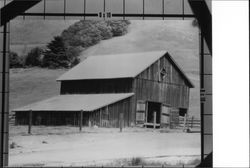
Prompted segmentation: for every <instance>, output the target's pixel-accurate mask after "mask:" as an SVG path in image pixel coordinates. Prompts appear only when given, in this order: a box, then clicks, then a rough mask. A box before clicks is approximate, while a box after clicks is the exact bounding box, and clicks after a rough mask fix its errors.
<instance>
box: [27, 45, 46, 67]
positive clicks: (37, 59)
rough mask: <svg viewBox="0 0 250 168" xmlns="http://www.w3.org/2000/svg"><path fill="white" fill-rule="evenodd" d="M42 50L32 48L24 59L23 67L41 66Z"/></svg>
mask: <svg viewBox="0 0 250 168" xmlns="http://www.w3.org/2000/svg"><path fill="white" fill-rule="evenodd" d="M43 53H44V50H43V49H41V48H39V47H36V48H33V49H32V50H31V51H30V52H29V53H28V55H27V57H26V59H25V65H27V66H41V65H42V58H43Z"/></svg>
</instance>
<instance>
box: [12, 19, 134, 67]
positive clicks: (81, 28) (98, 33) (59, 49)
mask: <svg viewBox="0 0 250 168" xmlns="http://www.w3.org/2000/svg"><path fill="white" fill-rule="evenodd" d="M129 24H130V22H129V21H127V20H122V21H116V20H112V21H93V20H87V21H86V20H81V21H78V22H76V23H74V24H73V25H71V26H69V27H68V28H67V29H65V30H64V31H63V32H62V33H61V35H59V36H55V37H53V40H51V41H50V42H49V43H48V44H47V46H46V48H41V47H35V48H33V49H31V51H30V52H29V53H28V54H27V55H26V56H18V54H17V53H15V52H10V54H9V58H10V68H23V67H33V66H38V67H44V68H51V69H56V68H71V67H73V66H75V65H76V64H78V63H79V62H80V59H79V55H80V54H81V52H82V51H84V50H85V49H87V48H88V47H90V46H93V45H96V44H97V43H99V42H100V41H101V40H107V39H110V38H112V37H116V36H122V35H124V34H126V33H127V31H128V26H129Z"/></svg>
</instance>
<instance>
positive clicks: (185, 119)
mask: <svg viewBox="0 0 250 168" xmlns="http://www.w3.org/2000/svg"><path fill="white" fill-rule="evenodd" d="M187 124H188V122H187V114H185V116H184V123H183V131H184V132H186V131H187V128H188V127H187Z"/></svg>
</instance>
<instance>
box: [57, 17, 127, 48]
mask: <svg viewBox="0 0 250 168" xmlns="http://www.w3.org/2000/svg"><path fill="white" fill-rule="evenodd" d="M129 24H130V22H129V21H93V20H81V21H79V22H76V23H75V24H73V25H72V26H70V27H69V28H68V29H66V30H64V31H63V32H62V34H61V36H62V38H63V39H64V40H65V42H66V43H67V44H68V45H70V46H82V47H83V48H86V47H90V46H92V45H95V44H97V43H98V42H99V41H101V40H106V39H110V38H112V37H113V36H120V35H124V34H125V33H127V28H128V25H129Z"/></svg>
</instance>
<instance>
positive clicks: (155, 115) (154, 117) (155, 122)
mask: <svg viewBox="0 0 250 168" xmlns="http://www.w3.org/2000/svg"><path fill="white" fill-rule="evenodd" d="M155 127H156V111H155V112H154V129H155Z"/></svg>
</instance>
